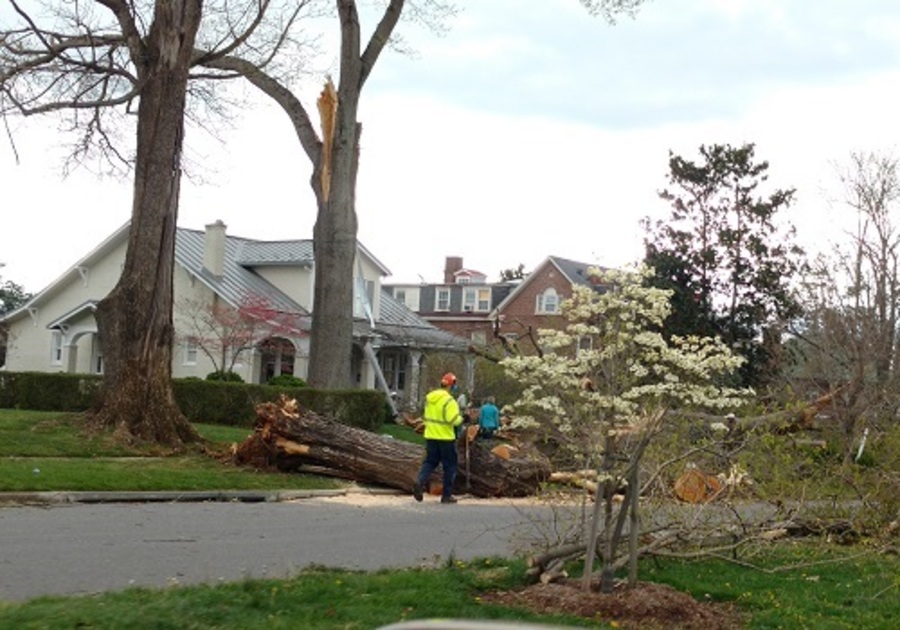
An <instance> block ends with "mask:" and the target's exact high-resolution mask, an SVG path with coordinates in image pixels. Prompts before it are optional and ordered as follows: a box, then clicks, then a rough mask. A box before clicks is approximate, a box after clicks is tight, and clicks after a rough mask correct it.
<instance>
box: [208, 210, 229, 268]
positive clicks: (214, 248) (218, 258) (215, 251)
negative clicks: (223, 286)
mask: <svg viewBox="0 0 900 630" xmlns="http://www.w3.org/2000/svg"><path fill="white" fill-rule="evenodd" d="M225 228H226V226H225V224H224V223H222V221H221V220H218V221H216V222H215V223H210V224H209V225H207V226H206V234H205V235H204V237H203V266H204V267H205V268H206V269H207V270H208V271H209V272H210V273H212V274H213V275H214V276H216V277H219V278H221V277H222V273H224V271H225Z"/></svg>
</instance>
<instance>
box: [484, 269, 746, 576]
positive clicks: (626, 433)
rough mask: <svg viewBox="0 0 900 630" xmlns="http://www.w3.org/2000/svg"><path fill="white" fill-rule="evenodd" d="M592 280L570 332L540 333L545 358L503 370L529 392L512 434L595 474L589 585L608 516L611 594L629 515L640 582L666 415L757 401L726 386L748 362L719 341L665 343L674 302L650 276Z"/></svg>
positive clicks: (578, 292) (569, 314) (510, 362)
mask: <svg viewBox="0 0 900 630" xmlns="http://www.w3.org/2000/svg"><path fill="white" fill-rule="evenodd" d="M589 275H590V277H591V280H592V286H576V287H575V288H574V294H573V296H572V298H571V299H569V300H566V301H564V302H563V304H562V305H561V309H562V314H563V316H564V317H565V318H566V320H567V325H566V326H565V328H564V329H562V330H540V331H538V340H539V343H540V344H541V347H542V350H543V356H517V357H510V358H507V359H504V360H503V361H502V362H501V364H502V365H504V366H505V368H506V369H507V371H508V372H509V373H510V375H512V376H513V377H514V378H517V379H518V380H519V381H520V382H521V383H522V384H523V385H524V386H525V389H524V392H523V394H522V396H521V397H520V399H519V400H518V401H517V402H516V403H515V404H514V405H512V408H511V412H512V413H513V416H514V418H515V420H513V422H514V424H515V425H518V426H520V427H523V428H526V427H528V428H532V429H538V430H541V431H544V432H545V435H547V436H548V437H552V439H553V440H554V441H555V442H557V443H558V444H560V446H561V448H562V449H564V450H565V452H566V453H567V455H568V456H569V457H568V460H567V462H568V465H571V466H574V467H581V468H590V469H595V470H597V477H598V481H599V483H598V486H597V496H596V500H595V502H594V514H593V519H592V522H591V531H590V532H589V535H588V540H587V549H586V558H585V571H584V587H585V588H588V587H589V585H590V580H591V574H592V572H593V558H594V556H595V555H596V551H597V544H598V531H599V524H600V519H601V516H605V518H604V522H605V527H604V543H605V549H604V553H603V554H602V556H603V572H602V574H601V585H602V588H603V589H604V590H611V588H612V563H613V559H614V555H615V551H616V549H617V547H618V545H619V542H620V539H621V532H622V529H623V525H624V520H625V518H626V513H627V511H628V508H629V507H630V510H631V517H632V526H631V528H630V529H631V539H632V541H631V542H632V544H631V549H630V553H629V564H630V565H631V572H632V582H633V581H634V579H635V578H634V572H635V571H636V564H635V562H636V559H637V550H636V549H637V548H636V542H637V538H636V536H637V495H638V488H637V486H638V475H637V471H638V466H639V463H640V459H641V456H642V455H643V452H644V449H645V448H646V447H647V445H648V443H649V442H650V440H651V439H652V437H653V436H654V435H656V434H657V433H658V432H659V430H660V428H661V427H662V426H663V423H664V422H665V419H666V417H667V414H668V413H669V412H671V411H675V410H684V409H690V410H706V411H709V410H716V411H721V410H726V409H733V408H735V407H737V406H739V405H741V404H742V403H743V402H744V401H745V400H746V397H747V395H748V394H749V393H750V392H749V390H741V389H735V388H732V387H729V386H728V380H729V376H730V375H731V374H733V372H734V371H735V370H736V369H737V368H738V367H739V366H740V364H741V362H742V361H743V359H742V358H741V357H739V356H737V355H735V354H733V353H732V352H731V351H730V350H729V349H728V348H727V347H726V346H725V345H723V344H722V342H721V341H719V340H718V339H712V338H700V337H686V338H678V337H675V338H673V339H672V340H671V341H667V340H666V339H665V338H664V337H663V335H662V334H661V332H660V331H661V330H662V326H663V322H664V320H665V319H666V317H667V316H668V314H669V312H670V305H669V297H670V292H669V291H666V290H662V289H658V288H653V287H649V286H647V284H646V280H647V279H648V278H649V277H651V275H652V271H651V270H649V269H647V268H638V269H630V270H617V271H608V270H604V271H601V270H599V269H591V270H589ZM623 486H625V487H629V492H628V493H627V494H626V499H625V502H623V504H622V506H621V508H620V509H619V514H618V517H617V522H616V523H615V524H613V503H612V500H611V499H612V495H613V491H614V489H616V488H619V487H623ZM604 506H605V508H606V509H605V514H602V512H603V508H604Z"/></svg>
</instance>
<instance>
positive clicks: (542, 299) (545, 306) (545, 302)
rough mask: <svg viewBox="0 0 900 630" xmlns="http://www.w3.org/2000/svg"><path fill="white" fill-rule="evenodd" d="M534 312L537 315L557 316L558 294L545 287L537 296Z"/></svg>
mask: <svg viewBox="0 0 900 630" xmlns="http://www.w3.org/2000/svg"><path fill="white" fill-rule="evenodd" d="M551 307H552V308H551ZM534 312H535V313H536V314H537V315H559V294H558V293H557V292H556V289H554V288H553V287H547V288H546V289H544V290H543V291H541V292H540V293H538V294H537V296H536V297H535V304H534Z"/></svg>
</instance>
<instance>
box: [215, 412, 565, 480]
mask: <svg viewBox="0 0 900 630" xmlns="http://www.w3.org/2000/svg"><path fill="white" fill-rule="evenodd" d="M457 449H458V454H459V474H458V475H457V480H456V488H455V490H456V492H459V493H467V494H471V495H474V496H477V497H519V496H530V495H533V494H535V493H536V492H537V490H538V489H539V487H540V484H541V483H542V482H544V481H546V480H547V479H548V478H549V476H550V472H551V467H550V461H549V460H548V459H547V458H546V456H544V455H542V454H541V453H540V452H538V450H537V449H536V448H534V447H533V446H530V445H527V444H507V443H499V442H498V441H496V440H480V439H475V440H472V441H468V440H466V439H465V438H462V439H460V440H459V442H458V443H457ZM424 455H425V449H424V447H423V446H420V445H418V444H411V443H409V442H403V441H401V440H395V439H394V438H392V437H391V436H387V435H379V434H376V433H372V432H371V431H366V430H364V429H357V428H355V427H350V426H347V425H344V424H341V423H339V422H337V421H335V420H332V419H330V418H326V417H324V416H321V415H319V414H316V413H315V412H312V411H309V410H301V409H300V408H299V407H298V405H297V402H296V400H293V399H287V398H282V399H281V400H280V401H279V402H277V403H274V402H270V403H262V404H260V405H257V407H256V422H255V426H254V432H253V434H252V435H251V436H250V437H248V438H247V439H246V440H244V442H242V443H241V444H239V445H237V446H236V447H235V448H234V450H233V454H232V457H233V461H234V462H235V463H236V464H239V465H246V466H253V467H255V468H258V469H266V468H277V469H278V470H281V471H315V472H317V473H319V474H328V475H331V476H335V477H341V478H345V479H353V480H355V481H358V482H361V483H371V484H376V485H380V486H386V487H389V488H396V489H398V490H404V491H409V490H411V489H412V485H413V482H414V480H415V478H416V475H417V474H418V471H419V467H420V465H421V463H422V459H423V457H424ZM433 483H434V484H435V485H437V484H439V483H440V470H438V472H437V473H436V475H435V477H434V478H433ZM432 491H434V490H432Z"/></svg>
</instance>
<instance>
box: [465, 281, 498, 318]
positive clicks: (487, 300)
mask: <svg viewBox="0 0 900 630" xmlns="http://www.w3.org/2000/svg"><path fill="white" fill-rule="evenodd" d="M463 310H464V311H466V312H467V313H471V312H473V311H475V312H478V313H486V312H487V311H489V310H491V290H490V289H487V288H480V289H477V288H475V287H466V288H465V289H464V290H463Z"/></svg>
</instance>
